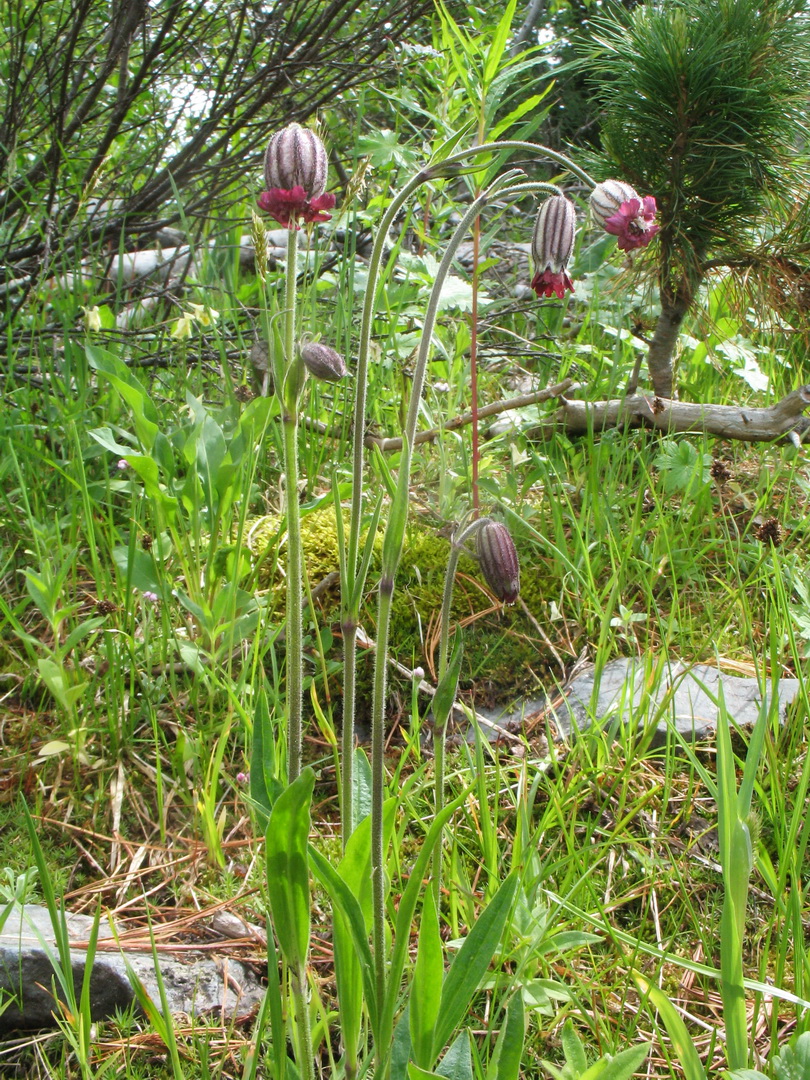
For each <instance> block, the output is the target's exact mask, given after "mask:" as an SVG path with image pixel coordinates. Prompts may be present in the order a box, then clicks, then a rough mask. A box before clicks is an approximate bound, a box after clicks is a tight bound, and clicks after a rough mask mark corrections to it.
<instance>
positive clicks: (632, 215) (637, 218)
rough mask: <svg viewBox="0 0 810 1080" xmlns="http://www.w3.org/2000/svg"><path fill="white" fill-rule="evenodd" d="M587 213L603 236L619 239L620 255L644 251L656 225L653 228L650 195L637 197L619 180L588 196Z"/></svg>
mask: <svg viewBox="0 0 810 1080" xmlns="http://www.w3.org/2000/svg"><path fill="white" fill-rule="evenodd" d="M591 211H592V212H593V216H594V218H595V220H596V222H597V224H599V225H601V226H602V228H603V229H604V230H605V232H609V233H611V234H612V235H613V236H617V237H618V238H619V247H620V248H621V250H622V251H632V250H633V248H639V247H646V246H647V244H649V242H650V241H651V240H652V238H653V237H654V236H655V234H656V233H657V232H658V231H659V229H660V225H656V224H655V223H654V222H655V214H656V205H655V199H654V198H653V197H652V195H645V196H644V198H643V199H642V198H641V196H640V195H639V194H638V192H636V190H635V189H634V188H632V187H631V186H630V185H629V184H625V183H624V182H623V181H621V180H605V181H604V183H601V184H597V185H596V187H595V188H594V189H593V191H592V192H591Z"/></svg>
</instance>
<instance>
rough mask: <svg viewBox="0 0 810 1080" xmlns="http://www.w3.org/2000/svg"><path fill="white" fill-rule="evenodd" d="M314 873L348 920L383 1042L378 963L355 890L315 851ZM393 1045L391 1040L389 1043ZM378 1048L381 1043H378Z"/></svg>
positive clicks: (370, 1010)
mask: <svg viewBox="0 0 810 1080" xmlns="http://www.w3.org/2000/svg"><path fill="white" fill-rule="evenodd" d="M309 858H310V863H311V866H312V872H313V874H314V875H315V877H316V878H317V879H318V881H320V883H321V885H322V886H323V887H324V889H326V892H327V893H328V895H329V899H330V900H331V901H332V903H333V904H334V906H335V907H336V908H338V909H339V911H340V912H341V914H342V915H343V917H344V919H345V928H346V929H347V930H348V932H349V933H350V934H351V937H352V941H353V943H354V949H355V953H356V955H357V958H358V960H359V962H360V970H361V973H362V977H363V988H364V990H365V996H366V1008H367V1010H368V1015H369V1021H370V1023H371V1028H372V1031H373V1032H374V1037H375V1040H377V1041H378V1040H379V1028H378V1022H377V1021H378V1017H377V988H376V983H375V974H374V961H373V959H372V956H371V947H370V946H369V943H368V932H367V930H366V922H365V919H364V918H363V912H362V911H361V910H360V904H359V903H358V901H357V899H356V897H355V896H354V895H353V893H352V891H351V889H350V888H349V886H348V885H347V884H346V882H345V881H344V880H343V878H342V877H341V876H340V874H338V872H337V871H336V870H335V868H334V867H333V866H332V864H331V863H330V862H329V860H328V859H325V858H324V857H323V855H321V854H320V852H319V851H317V850H316V849H315V848H310V852H309ZM389 1041H390V1040H389ZM378 1045H380V1044H379V1041H378Z"/></svg>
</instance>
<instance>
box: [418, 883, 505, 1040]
mask: <svg viewBox="0 0 810 1080" xmlns="http://www.w3.org/2000/svg"><path fill="white" fill-rule="evenodd" d="M517 886H518V878H517V872H516V871H514V870H513V871H512V873H511V874H510V875H509V876H508V877H507V878H506V879H505V880H504V882H503V884H502V885H501V887H500V888H499V889H498V891H497V892H496V893H495V895H494V896H493V898H492V899H491V900H490V902H489V903H488V904H487V906H486V908H485V909H484V910H483V911H482V912H481V914H480V916H479V917H478V919H477V920H476V923H475V926H473V928H472V930H470V932H469V934H468V935H467V937H466V938H465V940H464V944H463V945H462V946H461V948H460V949H459V951H458V955H457V956H456V958H455V960H454V961H453V964H452V966H451V968H450V970H449V971H448V972H447V975H446V977H445V980H444V985H443V986H442V999H441V1006H440V1009H439V1017H438V1021H437V1023H436V1027H435V1029H434V1032H433V1048H432V1054H433V1060H434V1061H435V1060H436V1058H437V1057H438V1056H439V1054H440V1053H441V1051H442V1050H443V1049H444V1047H445V1046H446V1045H447V1043H448V1041H449V1039H450V1037H451V1035H452V1034H453V1032H454V1031H455V1030H456V1028H457V1027H458V1026H459V1024H460V1023H461V1021H462V1020H463V1018H464V1016H465V1015H466V1014H467V1010H468V1008H469V1004H470V1001H471V999H472V996H473V994H474V993H475V992H476V990H477V989H478V987H479V986H480V984H481V982H482V980H483V978H484V976H485V975H486V973H487V969H488V968H489V965H490V962H491V961H492V957H493V956H494V955H495V950H496V949H497V948H498V945H499V944H500V941H501V935H502V934H503V928H504V926H505V925H506V920H507V919H508V918H509V912H510V909H511V907H512V902H513V900H514V898H515V892H516V890H517Z"/></svg>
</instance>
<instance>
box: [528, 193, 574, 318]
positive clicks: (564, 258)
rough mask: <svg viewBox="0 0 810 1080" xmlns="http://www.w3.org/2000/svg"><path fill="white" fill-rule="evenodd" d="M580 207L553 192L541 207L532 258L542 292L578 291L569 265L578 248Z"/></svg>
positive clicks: (534, 280)
mask: <svg viewBox="0 0 810 1080" xmlns="http://www.w3.org/2000/svg"><path fill="white" fill-rule="evenodd" d="M575 231H576V211H575V210H574V204H573V203H572V202H571V200H570V199H566V197H565V196H564V195H553V196H552V197H551V198H550V199H546V201H545V202H544V203H543V205H542V206H541V207H540V212H539V213H538V215H537V221H536V222H535V225H534V234H533V235H532V258H533V259H534V264H535V275H534V277H533V278H532V288H533V289H534V291H535V292H536V293H537V295H538V296H540V297H543V296H554V295H556V296H558V297H559V299H560V300H562V298H563V297H564V296H565V290H566V289H570V291H571V292H573V291H574V283H573V282H572V281H571V278H570V277H569V276H568V273H567V271H566V267H567V265H568V260H569V259H570V258H571V252H572V251H573V248H574V233H575Z"/></svg>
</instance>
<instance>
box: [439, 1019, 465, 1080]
mask: <svg viewBox="0 0 810 1080" xmlns="http://www.w3.org/2000/svg"><path fill="white" fill-rule="evenodd" d="M436 1076H444V1077H446V1080H473V1067H472V1055H471V1054H470V1035H469V1032H468V1031H467V1030H466V1029H465V1030H464V1031H460V1032H459V1034H458V1036H457V1037H456V1039H455V1041H454V1042H453V1044H452V1046H451V1047H450V1049H449V1050H448V1051H447V1053H446V1054H445V1055H444V1057H443V1058H442V1060H441V1062H440V1063H439V1064H438V1065H437V1066H436Z"/></svg>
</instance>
